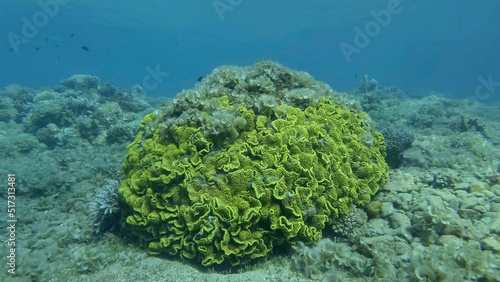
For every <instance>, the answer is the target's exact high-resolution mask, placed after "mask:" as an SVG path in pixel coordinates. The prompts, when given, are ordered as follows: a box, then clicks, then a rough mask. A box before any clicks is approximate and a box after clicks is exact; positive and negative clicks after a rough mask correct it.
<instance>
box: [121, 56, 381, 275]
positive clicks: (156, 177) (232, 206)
mask: <svg viewBox="0 0 500 282" xmlns="http://www.w3.org/2000/svg"><path fill="white" fill-rule="evenodd" d="M384 157H385V143H384V139H383V137H382V135H381V134H380V133H378V132H376V131H374V130H373V129H372V128H371V124H370V120H369V118H368V116H367V115H366V114H365V113H363V112H361V111H360V110H359V106H357V104H356V103H353V102H352V101H349V100H348V99H347V98H345V97H344V96H343V95H341V94H339V93H336V92H334V91H332V90H331V89H330V87H329V86H328V85H326V84H325V83H322V82H318V81H315V80H314V79H313V78H312V77H311V76H310V75H309V74H307V73H305V72H298V71H293V70H290V69H287V68H286V67H284V66H282V65H279V64H277V63H274V62H270V61H261V62H258V63H257V64H255V65H253V66H248V67H236V66H223V67H219V68H217V69H215V70H214V72H213V73H212V74H211V75H209V76H207V77H206V78H204V79H203V80H202V81H201V82H199V83H197V84H196V86H195V87H194V89H191V90H184V91H182V92H181V93H179V94H178V95H177V97H176V98H175V99H174V100H173V101H172V102H171V103H167V104H164V105H163V106H162V107H161V108H160V109H159V110H158V111H156V112H155V113H152V114H149V115H147V116H146V117H145V118H144V120H143V121H142V123H141V126H140V130H139V133H138V135H137V136H136V138H135V140H134V141H133V142H132V143H131V144H130V145H129V146H128V155H127V158H126V161H125V163H124V166H123V170H124V173H125V178H124V180H123V181H122V184H121V187H120V189H119V193H120V200H121V202H122V204H123V206H124V208H123V219H124V220H123V226H124V228H125V229H126V230H130V231H132V232H133V233H134V234H135V235H136V236H137V237H138V238H140V240H141V242H142V243H143V244H144V245H145V246H147V248H148V251H149V252H150V253H151V254H163V253H166V254H171V255H179V256H180V257H181V258H184V259H189V260H196V261H199V262H201V263H202V264H203V265H205V266H210V265H213V264H221V263H223V262H229V263H231V264H232V265H238V264H240V263H241V262H242V261H246V260H248V259H254V258H261V257H264V256H266V255H267V254H268V253H269V252H271V251H272V250H273V247H276V246H279V245H290V244H291V243H292V242H294V241H302V242H306V243H309V242H315V241H318V240H319V239H321V237H322V230H323V229H324V228H325V226H327V225H328V224H330V223H332V222H334V221H335V220H336V219H338V218H339V217H340V216H342V215H345V214H347V213H348V210H349V207H351V206H353V205H365V204H367V203H369V201H370V197H371V196H372V195H373V194H374V193H375V192H376V191H377V190H378V189H379V188H380V187H381V186H382V185H383V184H384V183H385V181H386V180H387V177H388V166H387V164H386V162H385V160H384Z"/></svg>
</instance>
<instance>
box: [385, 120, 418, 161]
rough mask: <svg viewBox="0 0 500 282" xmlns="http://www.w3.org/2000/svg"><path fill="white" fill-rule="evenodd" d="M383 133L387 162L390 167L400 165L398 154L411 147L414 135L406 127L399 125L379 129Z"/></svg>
mask: <svg viewBox="0 0 500 282" xmlns="http://www.w3.org/2000/svg"><path fill="white" fill-rule="evenodd" d="M380 133H382V135H384V139H385V144H386V147H387V151H386V152H387V156H386V158H385V159H386V161H387V164H388V165H389V166H391V167H398V166H399V165H400V162H401V161H400V157H399V156H400V154H401V153H402V152H403V151H404V150H406V149H408V148H410V147H411V144H412V143H413V140H415V136H414V135H413V133H412V132H411V131H409V130H407V129H404V128H402V127H399V126H395V125H392V126H389V127H385V128H383V129H381V130H380Z"/></svg>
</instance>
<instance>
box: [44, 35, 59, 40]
mask: <svg viewBox="0 0 500 282" xmlns="http://www.w3.org/2000/svg"><path fill="white" fill-rule="evenodd" d="M49 40H50V41H56V42H62V39H60V38H59V37H57V36H54V35H46V36H45V41H49Z"/></svg>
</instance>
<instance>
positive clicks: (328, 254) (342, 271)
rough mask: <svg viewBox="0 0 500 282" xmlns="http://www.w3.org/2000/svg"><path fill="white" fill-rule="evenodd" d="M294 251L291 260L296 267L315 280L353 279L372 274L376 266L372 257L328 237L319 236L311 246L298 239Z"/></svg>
mask: <svg viewBox="0 0 500 282" xmlns="http://www.w3.org/2000/svg"><path fill="white" fill-rule="evenodd" d="M294 250H295V252H294V255H293V256H292V260H293V265H294V267H295V269H297V270H298V271H300V272H302V273H303V274H304V275H305V276H306V277H307V278H310V279H314V280H319V279H321V278H324V280H323V281H347V280H351V281H352V279H354V278H356V276H357V277H363V276H371V275H372V274H373V272H374V268H375V266H374V261H373V260H372V259H371V258H369V257H366V256H363V255H361V254H359V253H357V252H353V251H352V249H351V248H350V247H349V246H348V245H347V244H346V243H336V242H333V241H331V240H330V239H321V240H320V241H319V242H318V243H317V244H315V245H314V246H312V247H308V246H306V245H305V244H304V243H302V242H298V244H297V245H296V246H294ZM348 273H351V274H348ZM352 274H354V275H355V276H354V275H352Z"/></svg>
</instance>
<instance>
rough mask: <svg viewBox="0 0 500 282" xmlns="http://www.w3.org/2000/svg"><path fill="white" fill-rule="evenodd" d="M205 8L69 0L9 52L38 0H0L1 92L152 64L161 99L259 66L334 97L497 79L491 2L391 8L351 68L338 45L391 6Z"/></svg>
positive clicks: (451, 91)
mask: <svg viewBox="0 0 500 282" xmlns="http://www.w3.org/2000/svg"><path fill="white" fill-rule="evenodd" d="M49 1H55V0H42V2H43V3H48V2H49ZM61 2H64V1H61ZM214 2H215V1H213V0H203V1H180V0H177V1H162V0H148V1H145V0H141V1H139V0H129V1H95V0H86V1H78V0H73V1H69V2H68V3H67V4H60V5H59V11H58V12H57V13H56V14H55V15H54V16H53V17H49V18H48V22H47V24H45V25H43V26H42V27H40V28H38V31H37V32H36V35H35V36H33V38H30V39H29V40H27V41H28V42H26V43H22V44H20V45H19V46H18V50H17V51H18V52H14V51H12V50H9V49H10V48H12V44H11V43H10V42H9V41H10V40H9V37H8V34H9V33H10V34H12V33H14V34H17V35H21V36H22V28H23V25H24V21H23V17H25V19H27V20H28V21H30V22H33V16H34V15H36V13H37V12H40V11H43V9H42V7H41V6H40V5H39V4H38V3H37V1H24V0H3V1H1V3H0V14H1V15H2V16H1V17H0V36H1V39H0V64H1V67H0V87H4V86H6V85H8V84H13V83H16V84H21V85H23V86H30V87H40V86H51V85H56V84H58V82H59V81H60V80H61V79H63V78H66V77H69V76H70V75H73V74H76V73H81V74H92V75H97V76H99V77H100V78H101V80H102V81H103V82H105V81H110V82H111V83H112V84H114V85H118V86H123V87H130V86H132V85H134V84H139V85H142V84H144V80H145V79H146V80H147V79H148V78H151V77H148V75H150V72H151V70H152V69H156V68H158V69H159V70H160V71H161V72H162V73H163V74H165V73H168V76H166V75H165V76H162V77H161V79H159V80H156V81H149V84H148V86H149V87H148V89H149V90H150V91H148V94H150V95H162V96H169V97H172V96H173V95H175V93H177V92H179V91H180V90H182V89H186V88H191V87H192V86H193V84H194V83H195V82H196V80H197V79H198V77H200V76H203V75H206V74H208V73H210V72H211V71H212V70H213V69H214V68H215V67H217V66H219V65H224V64H235V65H249V64H253V63H254V62H255V61H257V60H260V59H272V60H276V61H278V62H280V63H282V64H284V65H286V66H288V67H290V68H294V69H299V70H304V71H307V72H309V73H311V74H312V75H313V76H314V77H315V78H316V79H318V80H322V81H325V82H327V83H329V84H330V85H331V86H332V88H334V89H336V90H341V91H346V90H349V89H350V88H352V87H355V86H357V85H358V82H359V80H360V78H361V77H362V75H363V74H368V75H369V76H370V77H373V78H375V79H377V80H378V81H379V82H380V83H381V84H383V85H397V86H398V87H399V88H400V89H402V90H403V91H405V92H406V91H409V92H415V93H422V94H425V93H428V92H429V91H436V92H438V93H440V94H443V95H445V96H447V97H453V98H464V97H467V96H470V95H474V92H475V90H476V89H477V86H478V85H480V84H481V82H480V79H479V78H480V77H483V78H485V79H488V77H489V76H490V77H491V79H492V80H493V81H499V82H500V52H499V51H498V50H500V36H499V34H500V1H493V0H491V1H486V0H484V1H478V0H442V1H430V0H421V1H417V0H413V1H409V0H402V1H400V5H399V6H400V8H401V9H402V10H401V12H400V13H398V14H392V17H391V20H390V22H389V24H388V25H387V26H385V27H383V26H381V28H380V32H378V34H377V35H376V36H374V37H373V38H371V41H370V43H369V44H368V46H366V47H364V48H361V49H360V50H361V52H360V53H359V54H353V55H352V56H351V59H352V60H351V62H350V63H348V62H347V60H346V58H345V56H344V54H343V53H342V51H341V49H340V47H339V45H340V44H341V43H342V42H345V43H348V44H351V45H354V37H355V35H356V32H355V28H356V27H358V28H360V29H361V30H364V29H365V27H366V25H367V24H368V23H369V22H371V21H374V17H373V15H372V13H371V12H372V11H374V12H379V11H381V10H383V9H384V10H387V9H388V5H389V4H390V2H391V1H388V0H363V1H347V0H342V1H332V0H330V1H317V0H316V1H314V0H311V1H298V0H286V1H285V0H276V1H264V0H232V1H229V0H221V1H220V3H222V4H225V5H229V6H231V4H232V7H231V10H230V11H229V10H228V11H226V12H224V13H222V16H221V13H220V11H219V13H218V12H217V9H216V8H215V7H214ZM71 34H73V36H71ZM56 45H57V47H56ZM81 46H87V47H88V48H89V49H90V52H87V51H85V50H83V49H81ZM37 48H38V49H39V50H37ZM155 82H158V83H155ZM152 86H154V87H152ZM482 90H485V88H483V89H482ZM490 90H491V89H490ZM493 90H496V91H490V92H489V94H490V95H488V97H487V99H483V100H486V101H489V100H500V87H496V89H493ZM482 94H485V93H484V92H483V93H482Z"/></svg>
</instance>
